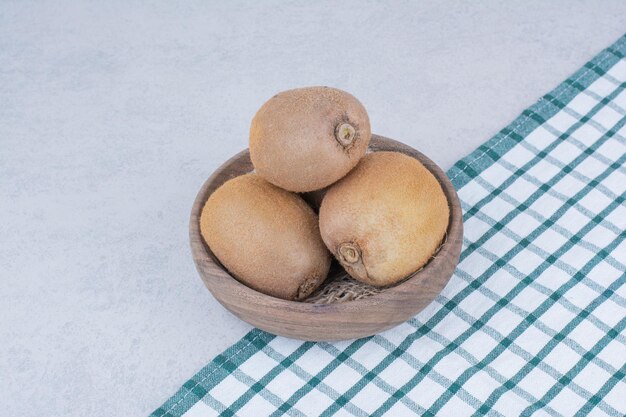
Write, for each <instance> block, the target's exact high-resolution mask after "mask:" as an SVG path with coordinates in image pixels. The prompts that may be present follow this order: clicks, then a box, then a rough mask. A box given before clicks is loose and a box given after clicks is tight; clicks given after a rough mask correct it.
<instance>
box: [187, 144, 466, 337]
mask: <svg viewBox="0 0 626 417" xmlns="http://www.w3.org/2000/svg"><path fill="white" fill-rule="evenodd" d="M369 150H370V151H371V152H378V151H396V152H402V153H404V154H406V155H409V156H411V157H413V158H415V159H417V160H418V161H420V162H421V163H422V164H424V165H425V166H426V167H427V168H428V169H429V170H430V171H431V172H432V173H433V175H434V176H435V177H436V178H437V180H438V181H439V182H440V183H441V187H442V189H443V191H444V194H445V195H446V198H447V199H448V204H449V207H450V223H449V225H448V230H447V239H446V241H445V243H444V244H443V246H442V247H441V250H440V251H439V253H438V255H437V256H436V257H435V258H434V259H433V260H431V261H430V262H429V263H428V264H427V265H426V266H425V267H424V268H423V269H422V270H420V271H419V272H417V273H414V274H413V275H412V276H411V277H410V278H409V279H407V280H406V281H404V282H402V283H400V284H398V285H396V286H394V287H391V288H387V289H385V290H384V291H382V292H380V293H379V294H376V295H373V296H371V297H368V298H365V299H361V300H356V301H349V302H345V303H336V304H310V303H302V302H296V301H286V300H281V299H278V298H274V297H271V296H268V295H265V294H261V293H259V292H257V291H255V290H253V289H251V288H248V287H247V286H245V285H244V284H242V283H240V282H239V281H237V280H236V279H235V278H233V277H232V276H231V275H230V274H229V273H228V271H227V270H226V269H224V268H223V267H222V265H221V264H220V263H219V261H218V260H217V258H216V257H215V256H214V255H213V253H212V252H211V250H210V249H209V247H208V246H207V245H206V244H205V243H204V240H203V239H202V236H201V235H200V227H199V219H200V213H201V211H202V207H203V206H204V203H205V202H206V200H207V199H208V197H209V196H210V195H211V193H212V192H213V191H215V190H216V189H217V188H218V187H219V186H220V185H222V184H223V183H224V182H226V181H228V180H229V179H231V178H234V177H236V176H238V175H242V174H245V173H248V172H251V171H252V170H253V166H252V163H251V161H250V154H249V153H248V151H247V150H245V151H242V152H240V153H238V154H237V155H235V156H234V157H232V158H231V159H230V160H228V161H227V162H226V163H224V164H223V165H222V166H221V167H220V168H219V169H218V170H217V171H215V173H213V175H211V177H210V178H209V179H208V180H207V181H206V182H205V183H204V185H203V186H202V188H201V189H200V191H199V193H198V196H197V197H196V200H195V202H194V205H193V208H192V210H191V219H190V224H189V236H190V242H191V251H192V255H193V259H194V262H195V264H196V268H197V270H198V273H199V274H200V277H201V278H202V280H203V281H204V284H205V285H206V287H207V288H208V289H209V291H211V293H212V294H213V296H214V297H215V298H216V299H217V300H218V301H219V302H220V303H221V304H222V305H223V306H224V307H225V308H226V309H228V310H229V311H231V312H232V313H233V314H235V315H236V316H237V317H239V318H241V319H242V320H244V321H246V322H248V323H250V324H252V325H253V326H255V327H258V328H260V329H262V330H265V331H267V332H269V333H273V334H277V335H281V336H287V337H292V338H295V339H301V340H311V341H322V340H325V341H331V340H347V339H356V338H361V337H365V336H371V335H373V334H376V333H379V332H381V331H383V330H386V329H389V328H391V327H394V326H396V325H398V324H400V323H402V322H404V321H406V320H408V319H410V318H411V317H413V316H414V315H416V314H417V313H419V312H420V311H421V310H423V309H424V308H425V307H426V306H427V305H428V304H430V302H432V301H433V299H434V298H435V297H436V296H437V294H439V293H440V292H441V290H442V289H443V288H444V287H445V285H446V284H447V283H448V281H449V279H450V277H451V276H452V274H453V272H454V269H455V268H456V265H457V263H458V261H459V255H460V253H461V243H462V240H463V217H462V212H461V205H460V203H459V199H458V196H457V194H456V191H455V189H454V187H453V186H452V184H451V183H450V180H449V179H448V177H446V175H445V174H444V172H443V171H442V170H441V168H439V167H438V166H437V165H436V164H435V163H434V162H433V161H431V160H430V159H428V158H427V157H426V156H424V155H423V154H421V153H420V152H418V151H416V150H415V149H413V148H411V147H410V146H407V145H405V144H403V143H400V142H397V141H395V140H392V139H388V138H384V137H381V136H377V135H372V140H371V142H370V146H369Z"/></svg>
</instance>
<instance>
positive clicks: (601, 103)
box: [152, 36, 626, 417]
mask: <svg viewBox="0 0 626 417" xmlns="http://www.w3.org/2000/svg"><path fill="white" fill-rule="evenodd" d="M625 55H626V36H625V37H622V38H620V40H618V41H617V42H616V43H615V44H614V45H612V46H611V47H610V48H608V49H606V50H604V51H603V52H602V53H600V54H599V55H598V56H597V57H595V58H594V59H593V60H591V61H590V62H589V63H587V64H586V65H585V66H584V67H583V68H582V69H580V70H579V71H578V72H577V73H575V74H574V75H573V76H572V77H571V78H569V79H567V80H566V81H565V82H563V83H562V84H561V85H560V86H559V87H558V88H556V89H555V90H554V91H552V92H550V93H549V94H547V95H545V96H544V97H542V98H541V100H539V102H537V103H536V104H534V105H533V106H531V107H530V108H528V109H527V110H525V111H524V112H523V113H522V115H520V116H519V117H518V118H517V119H516V120H515V121H514V122H513V123H512V124H511V125H510V126H508V127H506V128H505V129H503V130H502V131H501V132H500V133H498V134H497V135H496V136H495V137H494V138H493V139H491V140H489V141H488V142H487V143H485V144H484V145H483V146H481V147H480V148H478V149H477V150H476V151H474V153H472V154H471V155H469V156H468V157H466V158H464V159H463V160H461V161H459V162H458V163H457V164H456V165H455V166H454V167H452V169H450V170H449V171H448V175H449V177H450V179H451V180H452V182H453V184H454V185H455V187H456V188H457V189H458V193H459V197H460V199H461V201H462V206H463V211H464V222H465V238H464V246H463V251H462V254H461V261H460V263H459V265H458V268H457V270H456V273H455V274H454V276H453V277H452V279H451V280H450V282H449V283H448V285H447V286H446V288H445V289H444V290H443V292H442V293H441V295H440V296H438V297H437V299H436V300H435V301H434V302H433V303H432V304H431V305H430V306H428V307H427V308H426V309H425V310H424V311H422V312H421V313H420V314H418V315H417V316H416V317H414V318H413V319H411V320H410V321H408V322H407V323H405V324H403V325H401V326H399V327H396V328H394V329H392V330H389V331H386V332H384V333H381V334H379V335H377V336H374V337H370V338H365V339H360V340H356V341H348V342H340V343H309V342H307V343H303V342H299V341H296V340H290V339H286V338H282V337H276V336H272V335H270V334H267V333H265V332H262V331H259V330H253V331H251V332H250V333H249V334H248V335H246V336H245V337H244V338H243V339H242V340H240V341H239V342H238V343H236V344H235V345H234V346H232V347H231V348H230V349H228V350H226V351H225V352H224V353H222V354H221V355H219V356H217V357H216V358H215V359H214V360H213V361H212V362H211V363H210V364H208V365H207V366H206V367H205V368H203V369H202V370H200V372H198V373H197V374H196V375H195V376H194V377H193V378H191V379H190V380H189V381H187V382H186V383H185V384H184V385H183V387H182V388H181V389H180V390H179V391H178V392H177V393H176V394H175V395H174V396H173V397H172V398H171V399H169V400H168V401H167V402H166V403H165V404H163V406H161V407H160V408H158V409H157V410H156V411H154V413H153V414H152V415H153V416H156V417H160V416H183V415H184V416H186V417H201V416H214V415H222V416H234V415H237V416H255V417H256V416H268V415H271V416H279V415H284V414H286V415H290V416H317V415H323V416H331V415H341V416H378V415H383V414H384V415H389V416H405V415H428V416H433V415H444V416H466V415H494V416H518V415H524V416H529V415H541V416H543V415H554V416H574V415H576V416H587V415H608V416H624V415H625V414H626V382H625V375H624V374H625V372H626V332H625V331H624V327H625V326H626V286H625V285H624V284H626V242H625V240H624V238H625V236H626V233H625V229H626V204H625V202H624V197H625V195H626V166H625V163H626V128H624V124H625V123H626V92H625V87H626V59H625Z"/></svg>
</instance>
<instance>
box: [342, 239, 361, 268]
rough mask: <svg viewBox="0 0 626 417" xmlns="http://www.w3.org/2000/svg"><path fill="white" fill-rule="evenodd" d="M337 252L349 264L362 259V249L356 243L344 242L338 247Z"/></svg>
mask: <svg viewBox="0 0 626 417" xmlns="http://www.w3.org/2000/svg"><path fill="white" fill-rule="evenodd" d="M337 253H338V254H339V256H340V257H341V260H342V261H344V262H345V263H348V264H353V263H356V262H358V261H359V259H361V251H360V249H359V247H358V245H356V244H354V243H342V244H341V245H339V247H338V248H337Z"/></svg>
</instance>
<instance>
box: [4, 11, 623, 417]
mask: <svg viewBox="0 0 626 417" xmlns="http://www.w3.org/2000/svg"><path fill="white" fill-rule="evenodd" d="M259 3H260V2H259ZM516 3H517V4H513V3H512V2H498V1H487V2H481V4H474V3H472V4H470V3H469V2H456V1H447V2H432V3H431V2H428V3H420V4H416V3H408V2H395V3H394V5H393V6H391V5H387V4H386V3H382V2H367V3H364V4H361V3H360V2H341V5H338V4H335V2H329V3H315V4H312V3H311V2H305V1H301V2H288V3H286V2H278V1H272V2H263V5H259V4H257V3H252V2H250V3H248V4H244V3H239V2H237V3H232V2H224V3H221V4H218V3H215V2H207V1H193V2H185V3H184V4H183V3H182V2H181V3H174V2H159V3H158V4H153V5H148V4H147V2H146V3H143V2H126V1H107V2H96V1H93V2H78V1H67V2H31V1H15V2H13V1H6V0H5V1H1V2H0V318H1V319H0V410H1V411H0V414H2V415H3V416H44V415H45V416H48V417H52V416H81V417H82V416H92V417H97V416H140V415H145V414H148V413H149V412H150V411H152V410H153V409H154V408H156V407H157V406H159V405H160V404H161V403H162V402H163V401H164V400H165V399H166V398H167V397H168V396H169V395H171V394H173V393H174V391H175V390H176V389H177V388H178V387H179V386H180V385H181V384H182V383H183V382H184V381H185V380H186V379H187V378H189V377H190V376H191V375H193V373H195V372H196V371H197V370H198V369H199V368H200V367H202V366H203V365H205V364H206V363H207V362H208V361H209V360H210V359H212V358H213V356H215V355H216V354H218V353H220V352H221V351H222V350H223V349H224V348H226V347H227V346H228V345H230V344H231V343H233V342H235V341H236V340H237V339H238V338H239V337H241V336H242V335H243V334H244V333H245V332H246V331H248V330H249V326H248V325H246V324H245V323H242V322H241V321H239V320H238V319H236V318H235V317H233V316H231V315H230V314H228V313H227V312H226V311H225V310H224V309H223V308H222V307H221V306H220V305H219V304H218V303H217V302H215V301H214V300H213V299H212V298H211V296H210V295H209V294H208V292H207V291H206V290H205V289H204V287H203V285H202V284H201V281H200V280H199V279H198V277H197V275H196V272H195V269H194V266H193V264H192V261H191V257H190V254H189V249H188V244H187V219H188V213H189V209H190V207H191V203H192V201H193V199H194V197H195V193H196V191H197V189H198V188H199V187H200V185H201V184H202V182H203V181H204V180H205V178H206V177H207V176H208V175H209V173H211V171H213V170H214V169H215V168H217V166H218V165H219V164H221V163H222V162H223V161H225V160H226V159H227V158H228V157H230V156H231V155H232V154H233V153H235V152H237V151H239V150H241V149H243V148H245V147H246V143H247V131H248V126H249V121H250V119H251V117H252V115H253V114H254V112H255V110H256V109H257V108H258V107H259V106H260V105H261V104H262V103H263V101H264V100H265V99H267V98H269V97H270V96H271V95H273V94H274V93H275V92H277V91H279V90H283V89H287V88H291V87H295V86H303V85H311V84H317V85H319V84H324V85H331V86H336V87H340V88H343V89H346V90H348V91H350V92H352V93H353V94H355V95H356V96H357V97H359V99H360V100H361V101H362V102H363V103H364V104H365V106H366V107H367V109H368V110H369V114H370V118H371V120H372V128H373V131H374V132H376V133H379V134H383V135H386V136H389V137H392V138H396V139H399V140H402V141H405V142H407V143H409V144H410V145H412V146H414V147H416V148H418V149H420V150H421V151H423V152H425V153H426V154H428V155H429V156H430V157H431V158H432V159H434V160H435V161H436V162H438V163H439V164H440V165H441V166H442V167H443V168H448V167H450V165H451V164H452V163H453V162H454V161H456V160H457V159H459V158H461V157H462V156H464V155H465V154H467V153H469V152H470V151H471V150H473V149H474V148H475V147H476V146H478V145H479V144H481V143H482V142H484V141H485V140H487V139H488V138H489V137H490V136H492V135H493V134H494V133H496V132H497V131H498V130H499V129H500V128H502V127H503V126H505V125H506V124H507V123H508V122H509V121H510V120H512V119H513V118H514V117H515V116H516V115H517V114H518V113H519V112H520V111H521V110H522V109H524V108H525V107H527V106H528V105H530V104H531V103H533V102H534V101H535V100H536V99H538V98H539V97H540V96H541V95H542V94H543V93H545V92H547V91H548V90H549V89H551V88H553V87H555V86H556V85H557V84H558V83H559V82H560V81H562V80H563V79H565V78H566V77H567V76H568V75H569V74H570V73H572V72H573V71H575V70H576V69H578V68H579V67H580V66H581V65H582V64H584V63H585V62H586V61H587V60H588V59H589V58H591V57H592V56H593V55H595V54H596V53H597V52H598V51H599V50H600V49H602V48H604V47H606V46H608V45H609V44H610V43H611V42H613V41H614V40H615V39H617V38H618V37H619V36H620V35H622V32H623V31H624V30H625V29H626V3H625V2H624V1H623V0H615V1H603V2H596V1H575V2H572V1H568V0H562V1H551V2H537V1H529V2H516Z"/></svg>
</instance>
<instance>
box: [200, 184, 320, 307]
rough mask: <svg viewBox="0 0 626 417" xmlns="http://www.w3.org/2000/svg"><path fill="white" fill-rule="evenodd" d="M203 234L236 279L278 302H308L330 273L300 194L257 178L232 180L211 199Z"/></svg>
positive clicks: (205, 211) (203, 220) (315, 221)
mask: <svg viewBox="0 0 626 417" xmlns="http://www.w3.org/2000/svg"><path fill="white" fill-rule="evenodd" d="M200 232H201V233H202V237H203V238H204V240H205V242H206V243H207V245H208V246H209V248H211V250H212V251H213V253H214V254H215V256H217V258H218V259H219V260H220V262H221V263H222V264H223V265H224V266H225V267H226V268H227V269H228V270H229V271H230V272H231V273H232V274H233V275H234V276H235V277H237V278H238V279H239V280H240V281H241V282H243V283H244V284H246V285H248V286H249V287H251V288H254V289H255V290H257V291H260V292H262V293H264V294H268V295H272V296H274V297H278V298H282V299H286V300H301V299H304V298H306V297H307V296H308V295H310V294H311V293H312V292H313V291H314V290H315V289H317V288H318V287H319V286H320V285H321V284H322V282H323V281H324V279H326V275H327V274H328V269H329V268H330V254H329V253H328V250H327V249H326V247H325V246H324V242H322V238H321V236H320V232H319V226H318V219H317V215H316V214H315V213H314V212H313V210H312V209H311V208H310V207H309V206H308V205H307V204H306V203H305V202H304V200H302V198H300V197H299V196H298V195H296V194H293V193H290V192H288V191H285V190H283V189H281V188H278V187H276V186H274V185H272V184H270V183H268V182H267V181H265V180H263V179H262V178H261V177H259V176H258V175H255V174H247V175H242V176H239V177H236V178H234V179H231V180H229V181H227V182H226V183H224V184H223V185H222V186H221V187H220V188H218V189H217V190H216V191H215V192H214V193H213V194H211V196H210V197H209V199H208V200H207V202H206V204H205V205H204V208H203V209H202V214H201V216H200Z"/></svg>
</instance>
